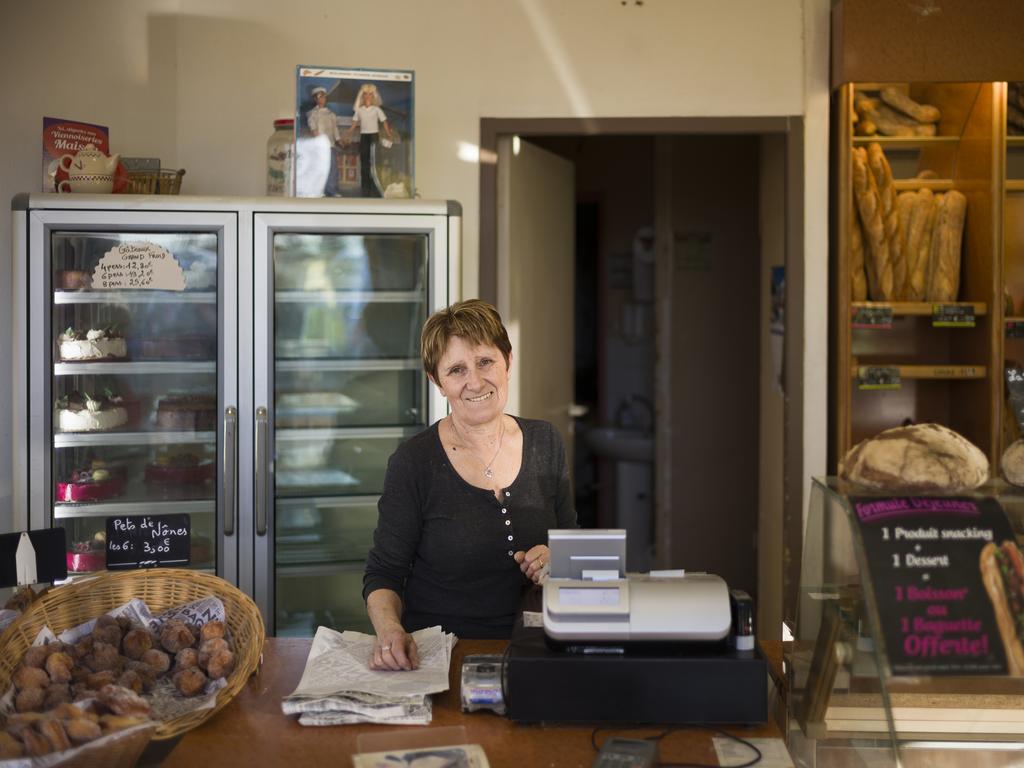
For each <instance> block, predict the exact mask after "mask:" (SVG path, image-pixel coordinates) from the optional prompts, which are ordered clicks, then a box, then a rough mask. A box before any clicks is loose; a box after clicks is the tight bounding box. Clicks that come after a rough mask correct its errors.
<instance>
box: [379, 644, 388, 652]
mask: <svg viewBox="0 0 1024 768" xmlns="http://www.w3.org/2000/svg"><path fill="white" fill-rule="evenodd" d="M390 650H391V643H388V644H387V645H382V646H381V647H380V652H381V653H384V652H385V651H390Z"/></svg>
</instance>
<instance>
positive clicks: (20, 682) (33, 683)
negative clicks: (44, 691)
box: [12, 667, 50, 691]
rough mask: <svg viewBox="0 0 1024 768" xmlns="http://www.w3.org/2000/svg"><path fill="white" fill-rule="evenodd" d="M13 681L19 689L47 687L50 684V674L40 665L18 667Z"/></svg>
mask: <svg viewBox="0 0 1024 768" xmlns="http://www.w3.org/2000/svg"><path fill="white" fill-rule="evenodd" d="M12 682H13V683H14V687H15V688H17V689H18V690H19V691H23V690H25V689H26V688H45V687H46V686H48V685H49V684H50V676H49V675H48V674H46V670H45V669H40V668H39V667H18V669H17V670H16V671H15V673H14V677H13V678H12Z"/></svg>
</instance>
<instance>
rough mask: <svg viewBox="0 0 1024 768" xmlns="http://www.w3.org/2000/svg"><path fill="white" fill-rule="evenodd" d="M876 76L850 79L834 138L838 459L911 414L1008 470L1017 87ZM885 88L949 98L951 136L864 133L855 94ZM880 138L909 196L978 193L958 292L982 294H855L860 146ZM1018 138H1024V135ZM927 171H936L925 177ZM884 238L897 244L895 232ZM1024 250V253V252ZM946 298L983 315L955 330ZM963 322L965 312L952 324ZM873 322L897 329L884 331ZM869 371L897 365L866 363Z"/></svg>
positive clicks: (928, 99) (945, 104)
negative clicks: (1006, 264) (1009, 178)
mask: <svg viewBox="0 0 1024 768" xmlns="http://www.w3.org/2000/svg"><path fill="white" fill-rule="evenodd" d="M868 79H870V80H872V83H864V82H846V83H844V84H842V85H840V86H839V87H838V89H837V90H836V91H835V96H834V100H833V132H832V136H833V137H834V141H836V142H837V144H836V152H835V158H836V162H835V173H834V174H833V175H832V178H833V183H834V184H835V188H834V194H833V196H832V199H833V201H834V208H833V211H832V220H833V222H834V226H833V228H832V231H833V236H834V240H833V244H832V253H833V257H832V261H831V269H830V272H831V274H832V275H833V276H834V281H833V285H832V297H831V302H830V306H831V308H832V312H833V315H832V317H833V323H832V327H833V329H834V333H833V337H832V342H833V343H832V350H833V351H832V358H831V359H832V366H833V372H832V387H831V397H832V401H831V403H830V410H831V415H832V429H831V435H830V438H831V439H830V441H829V445H830V454H829V466H830V467H835V466H838V463H839V461H840V460H841V459H842V457H843V456H844V455H845V454H846V452H847V451H848V450H849V449H850V448H852V447H853V445H855V444H856V443H858V442H860V441H861V440H863V439H865V438H868V437H872V436H874V435H876V434H878V433H879V432H881V431H883V430H885V429H889V428H891V427H896V426H899V425H900V424H902V423H904V422H906V421H908V420H909V421H911V422H914V423H919V424H920V423H927V422H936V423H939V424H943V425H945V426H947V427H949V428H950V429H953V430H955V431H956V432H958V433H960V434H961V435H963V436H964V437H965V438H966V439H968V440H970V441H971V442H972V443H974V444H975V445H977V446H978V447H979V448H980V449H981V450H982V451H983V452H984V453H985V454H986V456H988V458H989V461H990V462H992V464H993V466H994V467H996V468H998V461H999V456H1000V455H1001V452H1002V440H1003V438H1002V414H1003V391H1002V387H1003V382H1002V376H1001V375H996V374H997V372H1001V371H1002V365H1003V343H1004V337H1005V323H1004V322H1003V309H1004V306H1005V301H1004V295H1003V285H1004V280H1003V265H1002V258H1003V243H1002V241H1003V237H1002V232H1003V216H1004V213H1003V200H1004V197H1005V196H1006V195H1005V190H1007V189H1011V190H1012V189H1014V185H1013V184H1012V183H1006V181H1005V177H1006V163H1005V159H1006V146H1007V144H1006V143H1005V141H1004V139H1005V135H1006V92H1007V87H1006V85H1005V84H1004V83H1001V82H963V81H959V82H957V81H951V82H941V83H939V82H916V83H910V84H909V85H908V84H906V83H903V84H902V85H901V84H900V83H899V82H898V81H888V82H884V81H879V80H878V79H877V78H874V77H872V78H868ZM883 85H897V86H900V89H901V90H902V91H904V92H905V93H907V95H909V97H910V98H911V99H913V100H914V101H916V102H917V103H919V104H930V105H934V106H935V107H937V108H938V109H939V110H940V113H941V117H940V119H939V121H938V126H937V128H938V132H939V134H940V135H938V136H931V137H930V136H906V137H904V136H877V135H876V136H855V135H854V134H853V132H854V128H855V123H854V93H855V91H857V90H860V91H878V90H880V89H881V87H882V86H883ZM874 143H877V144H878V145H879V146H880V147H881V148H882V151H883V154H884V155H885V158H886V160H887V162H888V164H889V165H890V167H891V173H892V174H893V176H895V177H897V178H894V179H893V183H892V186H893V189H894V191H896V193H897V194H898V193H900V192H905V191H916V190H924V189H927V190H930V191H931V192H933V193H936V194H938V193H946V192H949V191H951V190H957V191H958V192H960V193H962V194H963V195H964V196H965V197H966V199H967V214H966V216H965V219H964V229H963V235H962V240H961V262H960V280H959V292H958V294H957V296H958V298H965V299H966V298H969V299H970V301H957V302H916V301H915V302H909V301H894V302H886V301H854V300H853V280H852V277H851V275H852V270H851V264H852V261H853V254H852V252H851V245H850V244H851V238H852V234H853V232H854V228H855V227H857V228H859V227H861V223H860V220H859V211H858V206H857V200H856V199H855V196H854V194H853V170H854V163H853V156H854V150H855V149H856V150H859V149H860V148H867V147H869V146H870V145H871V144H874ZM1018 145H1019V146H1021V147H1024V142H1022V143H1018ZM924 171H929V172H930V173H929V174H926V175H931V176H934V178H917V174H919V173H922V172H924ZM1017 175H1021V174H1017ZM1017 188H1018V189H1020V187H1017ZM1007 199H1015V200H1019V201H1021V204H1022V206H1024V198H1022V197H1020V196H1016V195H1015V196H1013V197H1012V198H1009V197H1008V198H1007ZM1021 229H1022V230H1024V226H1022V227H1021ZM862 232H863V230H862ZM884 237H885V241H884V242H886V243H888V242H891V240H892V238H893V237H894V235H893V234H891V233H890V234H886V235H885V236H884ZM861 242H862V244H863V248H864V250H865V253H864V256H865V258H871V257H870V250H869V244H868V240H867V238H863V239H862V241H861ZM1021 259H1022V261H1024V249H1022V251H1021ZM1020 278H1021V279H1020V284H1019V285H1018V286H1016V287H1015V288H1013V287H1011V292H1012V293H1013V296H1012V297H1011V298H1013V299H1014V301H1015V306H1017V305H1024V266H1022V269H1021V274H1020ZM869 288H870V286H869ZM936 305H941V306H950V305H953V306H962V307H970V308H971V310H973V314H974V316H975V318H976V319H977V322H975V323H974V325H973V326H972V325H971V324H970V323H969V322H967V323H965V325H964V326H963V327H956V328H952V327H951V328H948V329H945V328H937V327H934V326H933V324H932V322H931V318H932V317H933V316H935V306H936ZM872 308H885V309H891V315H890V317H891V318H892V319H893V320H895V319H897V318H901V321H900V322H893V323H892V324H891V326H886V323H885V315H886V313H885V312H882V313H879V314H878V324H877V325H874V324H873V323H872V317H871V313H863V314H862V313H859V312H858V310H861V309H872ZM988 318H991V320H989V319H988ZM955 323H956V318H955V317H953V318H952V319H951V321H950V324H951V325H952V324H955ZM937 324H938V325H941V324H942V323H937ZM872 328H885V330H879V331H878V332H874V331H873V330H871V329H872ZM889 361H892V362H889ZM934 361H970V363H971V364H965V363H950V362H942V363H936V362H934ZM864 368H873V369H890V372H886V371H884V370H874V371H869V372H866V371H864ZM865 373H867V375H863V374H865ZM887 373H891V374H892V375H891V376H888V375H887ZM897 375H898V379H896V376H897ZM900 383H902V385H901V384H900ZM886 390H888V391H886Z"/></svg>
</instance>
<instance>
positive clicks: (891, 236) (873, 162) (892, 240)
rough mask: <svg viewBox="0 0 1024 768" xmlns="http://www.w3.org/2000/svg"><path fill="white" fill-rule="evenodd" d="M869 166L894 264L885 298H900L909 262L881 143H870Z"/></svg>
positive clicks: (890, 173) (887, 163) (887, 164)
mask: <svg viewBox="0 0 1024 768" xmlns="http://www.w3.org/2000/svg"><path fill="white" fill-rule="evenodd" d="M868 168H870V169H871V175H872V176H873V177H874V179H875V186H876V187H877V188H878V200H879V208H880V212H881V214H882V224H883V226H884V227H885V241H886V243H887V244H888V246H889V261H890V263H891V264H892V292H891V295H890V296H888V297H886V299H885V300H898V299H899V298H900V296H899V294H900V293H901V292H902V291H903V284H904V282H906V279H907V264H906V262H905V261H904V260H903V250H902V248H901V247H900V235H899V218H900V215H899V211H898V210H897V207H896V186H895V185H894V184H893V181H892V168H890V167H889V161H888V160H887V159H886V157H885V153H884V152H883V151H882V147H881V145H880V144H877V143H874V142H873V143H871V144H870V145H868Z"/></svg>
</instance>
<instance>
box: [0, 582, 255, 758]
mask: <svg viewBox="0 0 1024 768" xmlns="http://www.w3.org/2000/svg"><path fill="white" fill-rule="evenodd" d="M209 597H215V598H217V599H218V600H220V602H221V603H222V604H223V606H224V620H223V622H221V621H209V622H206V623H201V622H200V623H188V624H186V623H185V622H184V620H182V619H170V620H168V621H166V622H164V623H163V624H162V625H161V627H160V629H159V630H156V631H150V630H149V629H148V628H145V627H140V626H131V625H128V624H127V623H126V621H125V620H124V617H121V618H119V619H113V618H111V617H109V616H107V614H108V613H109V612H110V611H113V610H114V609H117V608H119V607H121V606H124V605H125V604H126V603H128V602H129V601H131V600H133V599H136V598H137V599H138V600H141V601H143V602H144V603H145V604H146V606H147V607H148V609H149V610H150V611H151V612H152V614H154V615H157V614H161V613H163V612H164V611H168V610H171V609H177V608H180V607H182V606H185V605H186V604H189V603H193V602H195V601H197V600H201V599H203V598H209ZM210 602H212V601H210ZM99 617H105V618H104V620H99ZM93 619H97V622H96V624H95V626H94V628H93V631H92V632H91V633H90V635H89V636H87V637H85V638H83V639H82V640H80V641H79V643H85V642H88V643H90V644H91V646H90V648H91V651H90V653H91V654H92V656H90V657H88V658H86V657H84V653H85V652H84V651H81V653H82V654H83V661H84V662H85V663H87V664H88V665H89V670H85V671H88V672H91V673H92V674H91V675H89V677H96V676H102V675H103V674H106V673H107V669H106V668H105V667H103V666H101V665H100V664H98V663H97V658H96V657H98V656H99V654H100V650H102V651H104V652H109V653H110V654H111V655H112V656H113V657H115V658H114V662H113V663H112V664H111V666H110V669H112V670H114V671H115V672H116V674H119V675H129V671H128V670H129V669H132V668H133V662H132V661H129V660H135V663H134V666H136V667H138V668H139V671H140V674H143V676H144V670H145V669H146V668H145V667H141V666H139V665H140V664H142V663H143V662H146V663H152V664H153V665H155V666H157V667H159V666H161V665H162V666H163V672H164V674H165V675H168V676H169V675H171V674H173V675H174V685H175V686H176V687H177V690H178V691H180V692H181V693H182V694H183V695H184V696H191V695H193V694H195V693H199V691H198V690H189V689H190V688H193V689H197V688H198V686H197V685H196V681H197V680H199V678H202V680H199V682H200V683H202V682H203V681H205V680H207V678H206V677H204V676H203V674H206V675H209V678H208V679H209V680H210V681H217V680H220V679H222V680H223V683H222V686H223V687H221V688H220V689H219V690H217V691H216V694H215V700H214V703H213V706H211V707H206V708H192V709H188V710H187V711H185V712H184V713H183V714H180V715H178V716H174V717H171V718H167V719H158V721H157V723H156V728H155V730H154V731H153V738H154V739H156V740H160V739H170V738H173V737H175V736H179V735H180V734H182V733H184V732H185V731H188V730H190V729H192V728H195V727H196V726H197V725H199V724H200V723H202V722H203V721H205V720H206V719H207V718H209V717H211V716H212V715H214V714H215V713H216V712H218V711H219V710H220V709H221V708H222V707H224V706H225V705H227V703H228V702H229V701H231V699H232V698H234V697H235V695H236V694H237V693H238V692H239V691H240V690H241V689H242V687H243V686H244V685H245V682H246V680H248V679H249V676H250V675H251V674H252V673H253V672H254V671H255V670H256V668H257V666H258V664H259V659H260V654H261V653H262V651H263V641H264V638H265V634H264V629H263V619H262V617H261V616H260V612H259V609H258V608H257V607H256V604H255V603H253V601H252V600H251V599H250V598H249V597H248V596H247V595H245V594H244V593H243V592H241V591H240V590H238V589H237V588H236V587H234V586H232V585H231V584H228V583H227V582H226V581H224V580H223V579H221V578H218V577H216V576H213V575H210V574H206V573H201V572H198V571H192V570H186V569H172V568H154V569H144V570H136V571H118V572H112V571H108V572H105V573H101V574H99V575H97V576H94V577H90V578H85V579H82V580H78V581H75V582H73V583H71V584H67V585H64V586H60V587H56V588H54V589H51V590H49V591H48V592H47V593H46V594H45V595H43V596H42V597H41V598H40V599H38V600H36V601H35V602H34V603H32V604H31V606H30V607H29V608H28V609H26V611H25V613H24V614H23V615H22V616H21V617H20V618H18V619H17V620H15V622H14V623H13V624H12V625H11V626H10V627H9V628H8V630H7V631H6V632H5V633H4V634H3V636H2V637H0V693H2V692H4V691H7V690H8V689H9V688H11V684H12V682H13V683H14V684H15V688H16V689H17V690H18V695H19V696H20V695H21V694H22V693H23V690H24V688H23V686H22V685H19V684H18V683H19V678H18V676H19V675H20V676H21V677H24V676H25V675H26V674H27V673H26V667H29V666H32V664H33V662H32V661H31V660H30V656H32V655H39V653H40V649H39V646H36V648H34V649H33V650H32V653H31V654H30V653H29V651H30V649H32V644H33V642H34V641H35V639H36V638H37V636H38V635H39V633H40V631H41V630H42V629H43V628H44V627H49V629H50V630H52V631H53V633H54V634H55V635H60V634H61V632H64V631H66V630H69V629H73V628H75V627H79V626H80V625H82V624H84V623H86V622H89V621H91V620H93ZM118 622H120V626H119V624H118ZM175 625H176V626H175ZM175 630H176V632H177V635H175ZM103 632H111V633H114V634H116V635H117V639H116V640H105V641H102V642H101V640H103V638H102V635H101V633H103ZM189 632H191V633H192V635H194V638H193V637H191V636H188V633H189ZM183 635H184V636H185V637H184V640H182V639H181V636H183ZM208 641H209V643H208ZM207 645H209V647H210V649H211V650H210V651H209V652H206V653H205V656H206V658H203V655H204V647H205V646H207ZM214 645H217V646H218V649H217V652H215V651H214V650H213V646H214ZM50 646H60V644H59V643H51V644H50ZM178 646H180V648H179V647H178ZM48 649H49V648H48ZM186 649H187V650H186ZM220 649H223V650H224V651H226V653H223V652H219V651H220ZM49 650H51V653H50V654H49V656H47V658H46V659H45V660H44V661H43V663H42V664H37V665H36V666H42V667H43V669H44V670H46V671H47V672H50V673H51V674H50V677H51V678H52V679H53V680H54V681H56V678H53V672H54V670H51V669H49V668H50V667H51V666H53V667H55V669H56V668H58V667H59V664H60V663H61V662H63V661H64V659H67V663H69V664H70V663H72V662H74V663H77V661H78V660H77V659H75V655H76V654H75V651H76V650H80V649H77V648H73V647H65V648H64V651H65V652H53V651H52V649H49ZM118 653H121V654H125V656H124V657H121V663H120V664H118V663H117V661H116V659H117V658H118V656H117V655H118ZM179 653H183V654H184V655H185V657H192V658H193V663H192V667H193V668H192V669H189V668H187V667H189V666H190V665H188V664H185V663H182V657H181V656H179V655H178V654H179ZM144 654H146V655H144ZM43 655H45V654H43ZM157 656H159V657H160V658H159V659H158V660H155V661H153V659H155V658H156V657H157ZM51 657H64V658H63V659H62V658H51ZM221 657H229V663H222V662H221ZM197 660H198V664H201V669H202V670H203V674H198V673H199V672H200V668H199V667H197V666H196V661H197ZM36 661H38V660H36ZM97 670H102V671H97ZM29 671H30V672H39V671H40V670H38V669H36V670H29ZM57 672H58V673H59V669H57ZM187 673H196V674H192V675H190V674H187ZM129 676H130V675H129ZM81 677H82V675H81V673H78V672H69V678H70V679H69V681H68V682H71V683H72V684H75V683H78V682H80V681H81ZM179 677H181V679H179ZM149 682H150V684H151V683H152V681H149ZM116 683H117V684H116V685H107V686H104V687H99V686H97V688H98V692H97V693H98V696H97V697H98V699H99V700H100V701H103V695H104V691H107V689H108V688H109V689H115V688H116V689H117V691H118V692H120V691H124V690H125V688H124V687H123V686H125V685H127V683H125V681H124V679H123V678H119V679H118V680H117V681H116ZM148 690H149V687H142V688H140V687H138V686H136V687H135V692H136V693H140V694H142V695H140V696H139V698H140V699H145V698H146V696H145V694H146V692H147V691H148ZM130 693H131V691H130V690H129V691H128V692H127V693H125V695H126V696H128V697H129V698H131V697H130V696H129V694H130ZM104 703H107V702H104ZM62 706H66V705H62ZM144 706H145V709H147V710H148V704H146V705H144ZM25 709H26V708H22V707H18V711H19V714H20V713H21V712H23V711H24V710H25ZM41 709H42V710H44V711H45V710H49V709H51V707H49V706H44V707H42V708H41ZM110 709H111V710H112V711H113V712H114V713H115V714H120V712H119V711H118V709H117V708H115V707H110ZM124 714H131V713H130V712H126V713H124Z"/></svg>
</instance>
